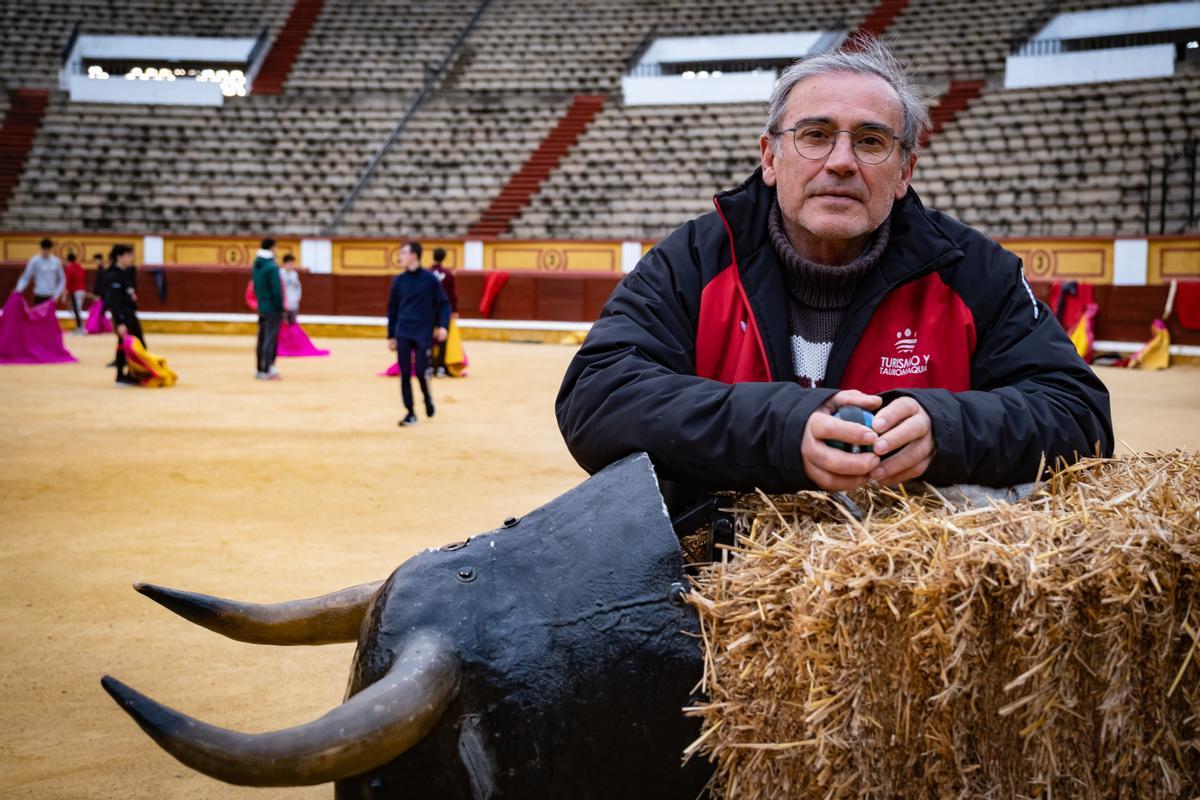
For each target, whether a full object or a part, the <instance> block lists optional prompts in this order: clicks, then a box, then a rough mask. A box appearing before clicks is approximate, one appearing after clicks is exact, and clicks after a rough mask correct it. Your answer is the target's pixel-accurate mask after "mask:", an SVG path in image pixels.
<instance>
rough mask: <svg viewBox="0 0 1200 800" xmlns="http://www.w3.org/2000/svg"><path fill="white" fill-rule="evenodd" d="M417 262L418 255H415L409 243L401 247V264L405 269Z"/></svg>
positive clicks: (410, 267)
mask: <svg viewBox="0 0 1200 800" xmlns="http://www.w3.org/2000/svg"><path fill="white" fill-rule="evenodd" d="M416 264H417V257H416V256H415V255H413V251H412V250H411V249H409V246H408V245H404V246H402V247H401V248H400V266H401V267H402V268H403V269H412V268H413V267H415V266H416Z"/></svg>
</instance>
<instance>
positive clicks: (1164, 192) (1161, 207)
mask: <svg viewBox="0 0 1200 800" xmlns="http://www.w3.org/2000/svg"><path fill="white" fill-rule="evenodd" d="M1198 149H1200V139H1198V138H1196V137H1194V136H1189V137H1188V139H1187V141H1186V142H1184V144H1183V147H1181V148H1180V149H1179V150H1177V151H1176V152H1174V153H1167V154H1165V155H1163V157H1162V163H1161V165H1160V166H1155V163H1154V160H1153V159H1151V160H1148V161H1147V162H1146V199H1145V201H1144V203H1143V226H1142V227H1143V232H1144V233H1145V234H1147V235H1149V234H1150V233H1152V231H1151V230H1150V227H1151V220H1152V219H1153V205H1154V183H1155V181H1154V173H1155V172H1157V173H1158V233H1159V235H1162V234H1165V233H1167V206H1168V205H1169V200H1170V185H1169V184H1170V179H1171V176H1172V175H1173V174H1175V173H1176V171H1177V170H1176V168H1175V165H1176V164H1178V163H1179V162H1183V164H1182V165H1181V166H1182V170H1183V173H1184V175H1185V176H1186V177H1187V191H1188V213H1187V219H1186V220H1184V223H1183V227H1182V228H1180V229H1179V230H1178V231H1171V232H1172V233H1185V232H1187V231H1189V230H1192V229H1193V228H1196V227H1197V224H1198V223H1200V216H1198V214H1197V209H1196V177H1197V176H1196V156H1197V150H1198Z"/></svg>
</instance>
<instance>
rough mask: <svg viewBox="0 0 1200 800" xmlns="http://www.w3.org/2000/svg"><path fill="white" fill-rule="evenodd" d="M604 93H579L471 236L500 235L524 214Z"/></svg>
mask: <svg viewBox="0 0 1200 800" xmlns="http://www.w3.org/2000/svg"><path fill="white" fill-rule="evenodd" d="M603 106H604V95H602V94H577V95H575V99H574V100H572V101H571V105H570V107H569V108H568V109H567V111H566V113H564V114H563V115H562V118H561V119H559V121H558V124H557V125H555V126H554V127H553V128H552V129H551V130H550V132H549V133H548V134H546V138H545V139H543V140H542V142H541V144H539V145H538V147H537V149H536V150H534V151H533V153H532V154H531V155H530V156H529V159H528V160H527V161H526V162H525V163H524V164H523V165H521V168H520V169H519V170H517V171H516V172H514V173H513V175H512V177H511V178H509V179H508V183H506V184H505V185H504V188H503V189H501V190H500V193H499V194H497V195H496V196H495V197H494V198H492V202H491V203H489V204H488V207H487V208H486V209H485V210H484V212H483V215H482V216H480V218H479V220H478V221H477V222H475V224H473V225H472V226H471V227H470V229H469V230H468V231H467V235H468V236H500V235H501V234H503V233H505V232H506V231H507V230H508V227H509V225H510V224H511V223H512V221H513V220H514V219H515V218H516V217H517V215H518V214H520V213H521V209H523V208H524V207H525V206H526V204H528V203H529V200H530V198H532V197H533V196H534V195H535V194H537V192H538V189H540V188H541V186H542V182H543V181H544V180H546V178H548V177H550V173H552V172H554V170H555V169H556V168H557V167H558V164H559V162H560V161H562V158H563V156H565V155H566V154H567V151H568V150H570V149H571V147H572V146H573V145H574V144H575V142H577V141H579V137H580V136H581V135H582V134H583V132H584V131H585V130H587V127H588V125H590V124H591V123H592V120H593V119H595V117H596V115H597V114H598V113H600V109H601V108H602V107H603Z"/></svg>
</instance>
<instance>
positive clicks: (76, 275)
mask: <svg viewBox="0 0 1200 800" xmlns="http://www.w3.org/2000/svg"><path fill="white" fill-rule="evenodd" d="M63 270H64V271H65V272H66V274H67V288H66V290H65V294H66V296H67V302H68V303H70V304H71V312H72V313H73V314H74V315H75V333H76V334H77V335H83V334H85V333H87V331H85V330H84V329H83V300H84V298H85V297H87V290H86V289H84V288H83V265H82V264H80V263H79V261H78V260H77V259H76V258H75V251H74V250H68V251H67V265H66V266H65V267H63Z"/></svg>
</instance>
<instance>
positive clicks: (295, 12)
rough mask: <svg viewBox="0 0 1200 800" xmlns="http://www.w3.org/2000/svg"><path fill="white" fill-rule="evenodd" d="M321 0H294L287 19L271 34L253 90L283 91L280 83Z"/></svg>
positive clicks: (314, 21) (317, 10) (314, 18)
mask: <svg viewBox="0 0 1200 800" xmlns="http://www.w3.org/2000/svg"><path fill="white" fill-rule="evenodd" d="M324 6H325V0H296V3H295V5H293V6H292V11H291V13H290V14H288V18H287V22H285V23H284V24H283V28H282V29H281V30H280V31H279V35H278V36H276V37H275V41H274V43H272V45H271V52H270V53H268V54H267V57H266V59H265V60H264V61H263V65H262V69H260V70H259V71H258V77H256V78H255V79H254V86H253V92H254V93H255V94H283V84H284V81H286V80H287V78H288V75H290V74H291V72H292V65H294V64H295V63H296V59H297V58H298V57H299V56H300V50H301V49H302V48H303V47H304V42H305V40H307V39H308V33H309V31H311V30H312V27H313V25H314V24H315V23H316V21H317V17H319V16H320V15H321V9H322V8H324Z"/></svg>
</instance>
